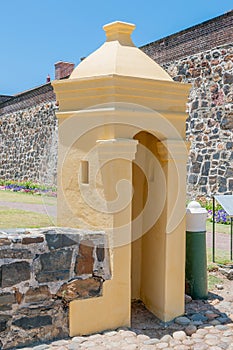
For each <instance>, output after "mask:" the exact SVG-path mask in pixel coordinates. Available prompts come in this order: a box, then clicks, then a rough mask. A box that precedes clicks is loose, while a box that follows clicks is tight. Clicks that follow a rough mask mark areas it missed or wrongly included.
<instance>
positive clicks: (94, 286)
mask: <svg viewBox="0 0 233 350" xmlns="http://www.w3.org/2000/svg"><path fill="white" fill-rule="evenodd" d="M101 291H102V280H101V279H100V278H96V277H92V278H87V279H85V280H81V279H77V280H74V281H72V282H69V283H65V284H64V285H63V286H62V287H61V288H60V289H59V291H58V292H57V296H58V297H60V298H63V299H64V300H65V301H67V302H69V301H72V300H74V299H78V298H90V297H96V296H99V295H101Z"/></svg>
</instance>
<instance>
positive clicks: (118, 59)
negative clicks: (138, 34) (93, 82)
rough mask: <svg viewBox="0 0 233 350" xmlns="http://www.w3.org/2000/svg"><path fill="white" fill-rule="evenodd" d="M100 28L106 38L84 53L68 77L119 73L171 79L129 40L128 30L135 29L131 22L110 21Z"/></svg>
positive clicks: (130, 32)
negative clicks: (93, 48) (93, 49)
mask: <svg viewBox="0 0 233 350" xmlns="http://www.w3.org/2000/svg"><path fill="white" fill-rule="evenodd" d="M103 29H104V31H105V33H106V42H105V43H104V44H103V45H102V46H101V47H100V48H99V49H97V50H96V51H94V52H93V53H92V54H91V55H89V56H88V57H86V58H85V59H84V60H83V61H82V62H81V63H80V64H79V65H78V66H77V67H76V68H75V69H74V71H73V72H72V74H71V75H70V78H69V79H80V78H90V77H95V76H96V77H98V76H106V75H121V76H129V77H138V78H144V79H155V80H166V81H172V78H171V77H170V76H169V74H168V73H167V72H165V71H164V70H163V69H162V68H161V67H160V66H159V65H158V64H157V63H156V62H155V61H153V60H152V59H151V58H150V57H149V56H147V55H146V54H145V53H144V52H142V51H141V50H140V49H139V48H137V47H136V46H135V45H134V44H133V42H132V39H131V34H132V32H133V30H134V29H135V25H134V24H130V23H125V22H113V23H110V24H106V25H105V26H104V27H103Z"/></svg>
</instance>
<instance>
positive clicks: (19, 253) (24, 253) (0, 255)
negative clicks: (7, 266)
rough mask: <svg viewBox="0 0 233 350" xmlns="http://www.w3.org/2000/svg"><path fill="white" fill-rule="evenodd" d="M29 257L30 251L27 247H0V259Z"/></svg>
mask: <svg viewBox="0 0 233 350" xmlns="http://www.w3.org/2000/svg"><path fill="white" fill-rule="evenodd" d="M4 258H9V259H31V258H32V253H31V252H30V251H29V250H27V249H15V248H14V250H13V249H1V250H0V259H4Z"/></svg>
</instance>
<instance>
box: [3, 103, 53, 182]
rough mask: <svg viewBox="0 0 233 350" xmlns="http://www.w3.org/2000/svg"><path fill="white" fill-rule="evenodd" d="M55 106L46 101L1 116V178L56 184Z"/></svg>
mask: <svg viewBox="0 0 233 350" xmlns="http://www.w3.org/2000/svg"><path fill="white" fill-rule="evenodd" d="M55 110H56V105H55V103H54V102H52V101H51V102H46V103H42V104H38V105H34V106H31V107H29V108H25V109H20V110H18V111H14V112H12V113H10V114H4V115H2V116H1V117H0V135H1V138H0V163H1V166H0V178H1V179H4V180H15V181H27V180H28V181H33V182H38V183H42V184H47V185H56V180H57V140H58V132H57V128H58V126H57V118H56V116H55Z"/></svg>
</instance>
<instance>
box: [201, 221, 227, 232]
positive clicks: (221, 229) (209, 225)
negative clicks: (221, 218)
mask: <svg viewBox="0 0 233 350" xmlns="http://www.w3.org/2000/svg"><path fill="white" fill-rule="evenodd" d="M230 229H231V225H224V224H217V223H215V232H219V233H230ZM206 230H207V231H209V232H212V230H213V223H212V222H210V221H207V222H206Z"/></svg>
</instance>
